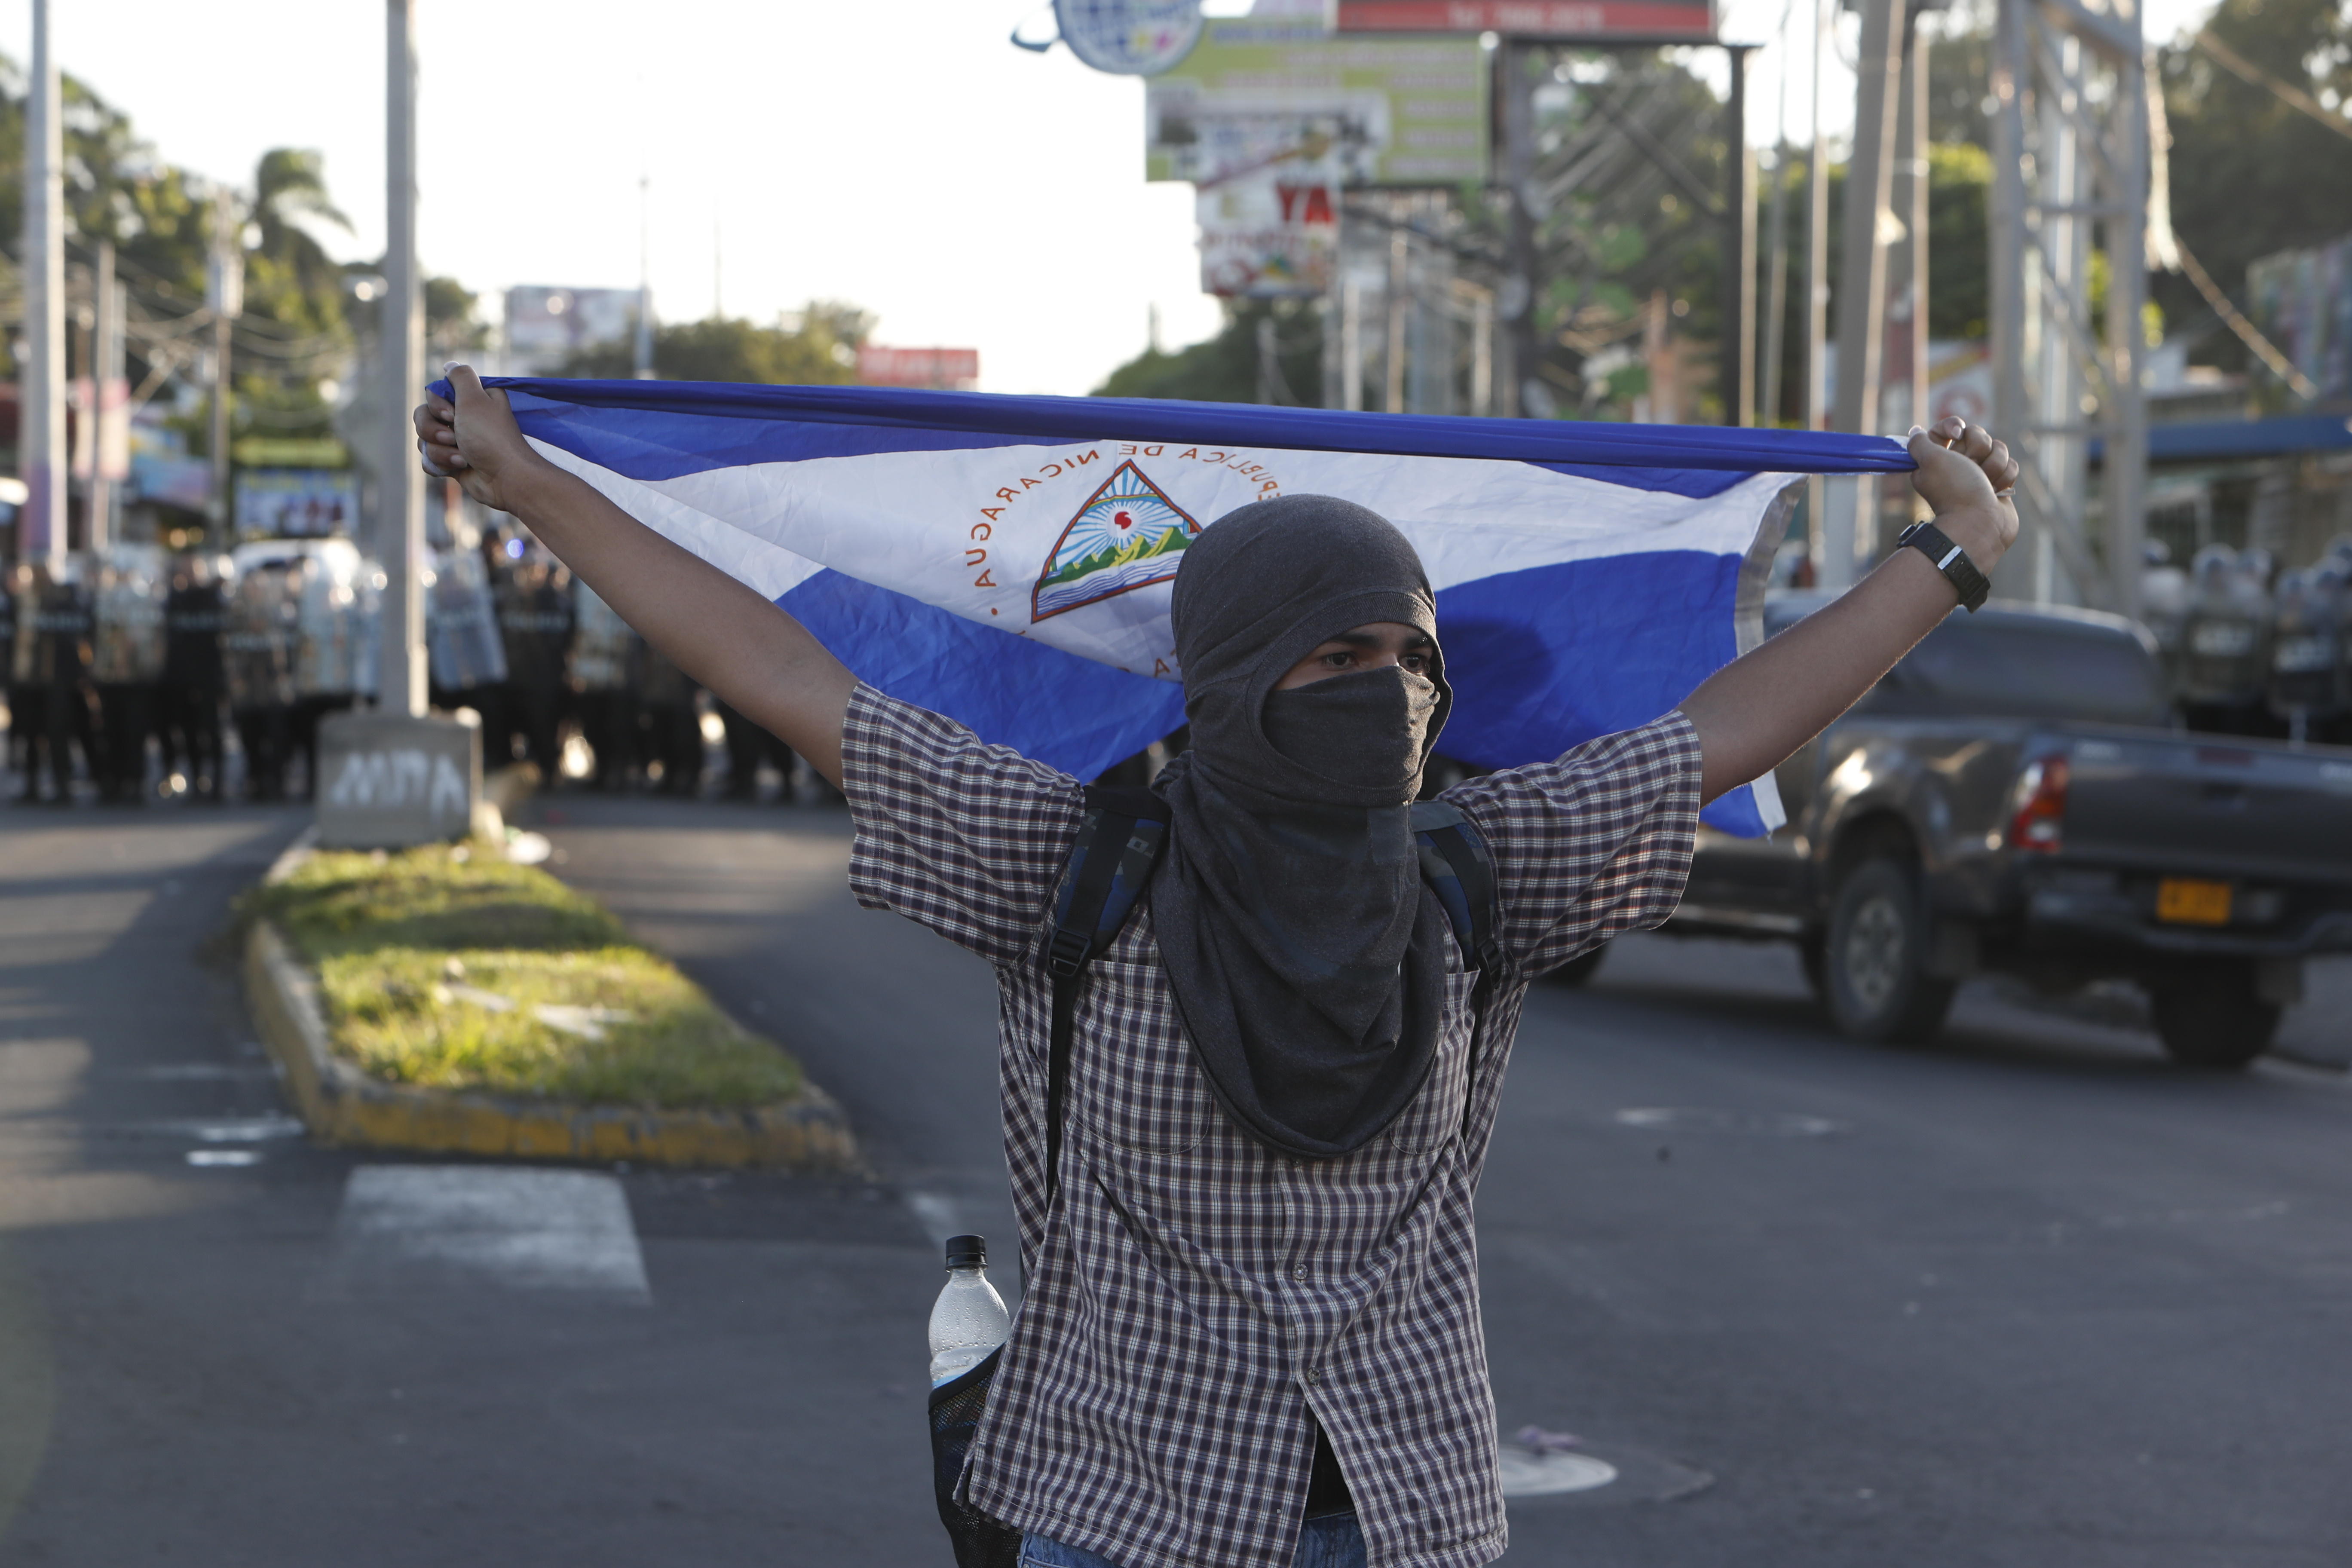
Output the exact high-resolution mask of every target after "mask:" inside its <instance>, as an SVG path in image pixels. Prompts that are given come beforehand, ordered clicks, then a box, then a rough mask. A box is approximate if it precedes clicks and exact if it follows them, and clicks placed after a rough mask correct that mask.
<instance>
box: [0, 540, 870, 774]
mask: <svg viewBox="0 0 2352 1568" xmlns="http://www.w3.org/2000/svg"><path fill="white" fill-rule="evenodd" d="M383 584H384V578H383V569H382V568H381V567H380V566H379V565H378V564H377V563H375V562H373V561H371V560H368V559H366V558H365V557H363V556H362V555H361V554H360V553H359V552H358V551H357V550H356V549H355V548H354V547H353V546H352V544H351V543H350V542H347V541H343V540H339V539H323V540H282V541H262V542H253V543H247V544H243V545H239V546H237V547H236V549H235V550H234V551H233V552H230V553H228V554H226V555H209V554H188V553H183V554H177V555H174V554H170V553H167V552H164V551H163V550H162V549H161V548H159V547H155V546H147V545H135V544H131V545H118V546H115V547H113V548H111V549H109V550H107V551H105V552H102V553H101V554H99V555H95V556H92V555H74V556H69V557H68V559H67V561H66V563H65V565H64V567H63V569H62V570H52V568H51V567H50V566H49V565H48V563H47V562H45V561H32V562H24V563H17V564H16V565H15V566H13V567H10V568H7V569H6V570H5V571H0V674H5V677H6V703H7V715H8V725H7V749H6V753H5V760H6V763H7V766H8V768H9V769H10V770H11V771H12V772H13V773H15V775H16V796H15V798H16V800H17V801H19V802H22V803H34V802H44V801H45V802H47V803H49V804H52V805H68V804H70V803H72V802H73V801H74V800H75V799H76V798H78V796H79V795H95V796H96V798H97V799H98V800H100V802H104V803H109V804H121V805H136V804H141V803H143V802H146V801H149V800H152V799H157V798H169V797H175V796H178V797H186V798H189V799H193V800H196V801H220V800H224V799H226V798H229V797H230V796H231V795H236V794H241V795H242V796H243V797H244V798H246V799H248V800H255V801H278V800H288V799H294V798H307V797H308V796H309V795H310V794H311V793H312V792H313V791H314V790H315V788H316V787H317V780H316V777H315V775H316V772H317V765H318V737H319V726H320V721H321V720H323V719H324V718H325V717H326V716H327V715H328V714H330V713H331V712H334V711H336V710H339V709H345V708H351V707H353V706H362V707H364V706H372V705H373V702H374V700H375V694H376V691H377V679H376V672H377V668H378V660H379V647H380V632H381V618H382V595H383ZM425 641H426V647H427V657H428V666H429V671H430V674H429V679H430V684H431V692H430V700H431V701H432V703H433V706H434V707H436V708H437V709H440V710H444V711H447V712H455V713H458V714H460V716H461V717H462V716H464V715H465V714H467V713H470V714H472V715H474V716H475V717H476V718H477V719H478V721H479V723H480V726H481V729H482V742H483V765H484V770H485V772H486V773H495V772H496V771H497V770H499V768H501V767H507V766H528V767H530V768H531V769H533V770H535V773H536V775H537V778H538V781H539V782H540V783H541V785H542V786H548V787H553V786H559V785H565V784H573V785H578V786H581V787H587V788H593V789H602V790H612V791H632V790H644V789H653V790H658V791H660V792H662V793H665V794H669V795H686V796H699V795H701V794H702V793H703V791H704V787H705V784H706V774H707V773H709V772H711V771H712V770H709V769H708V768H707V767H706V762H705V758H706V747H705V742H706V728H705V726H706V719H705V710H706V709H709V710H710V711H711V712H713V713H715V714H716V716H717V717H718V718H719V721H721V723H722V724H723V726H724V739H725V742H726V756H727V761H726V763H725V764H723V766H721V767H720V768H719V769H718V770H716V771H717V773H718V775H719V779H720V780H721V781H722V784H723V791H724V793H725V794H726V795H730V796H731V797H735V798H742V799H755V798H761V796H763V795H766V794H768V793H769V791H770V789H772V791H773V795H774V798H776V799H777V800H778V801H780V802H791V801H793V800H794V799H796V798H798V795H799V792H800V791H801V790H802V789H807V790H809V791H811V792H813V793H814V795H817V796H818V797H820V798H827V799H832V798H837V797H836V796H835V795H834V793H833V792H832V791H831V789H830V788H829V786H826V785H825V784H824V781H822V780H821V779H818V778H816V777H815V775H814V773H813V772H811V771H810V770H806V769H803V768H799V767H797V766H796V764H795V761H794V759H793V754H792V752H790V751H789V750H788V749H786V748H785V747H784V746H783V745H782V742H778V741H776V740H775V739H774V738H773V737H772V736H770V735H769V734H768V733H767V732H766V731H762V730H761V729H759V728H758V727H757V726H756V725H752V724H751V723H749V722H747V721H744V720H743V719H742V718H741V717H740V715H738V714H735V713H733V712H731V711H730V710H726V709H725V707H724V705H723V704H718V703H716V702H715V701H714V700H711V699H710V698H709V697H708V696H707V695H706V694H704V693H703V692H702V691H701V690H700V689H699V688H698V687H697V685H696V684H695V683H694V681H693V680H691V679H689V678H688V677H687V676H686V674H685V673H684V672H683V671H681V670H679V669H678V668H677V666H676V665H674V664H672V663H671V662H670V661H669V660H668V659H667V658H663V657H662V656H661V655H660V654H658V653H656V651H654V650H653V649H651V648H649V647H646V644H645V642H644V640H643V639H642V638H640V637H637V635H636V634H635V632H633V631H631V630H630V629H629V627H628V626H626V625H625V623H623V622H622V620H621V619H620V617H619V616H616V615H615V614H614V612H613V611H612V609H611V608H610V607H609V606H608V605H605V604H604V602H603V601H602V600H601V599H599V598H598V597H597V596H596V595H595V594H594V593H593V592H592V591H591V590H590V589H589V588H588V586H587V585H586V584H582V583H577V582H574V581H573V580H572V576H571V574H570V573H568V572H567V571H566V570H565V569H564V568H563V566H562V564H561V563H558V562H556V561H554V560H553V559H552V558H551V557H550V556H548V555H547V554H545V552H541V551H539V550H537V549H536V548H535V547H533V546H532V545H531V544H530V542H529V541H528V540H527V539H525V538H522V537H520V536H515V537H511V538H506V539H500V538H498V537H496V536H493V537H492V538H491V539H490V540H489V541H488V542H487V543H486V544H484V545H482V546H474V545H470V544H467V545H457V544H453V545H450V546H446V547H443V548H438V549H436V550H435V551H434V552H432V559H431V563H430V566H429V569H428V582H427V584H426V585H425ZM233 760H234V764H235V765H233ZM771 773H772V775H773V783H772V784H770V782H769V777H768V775H769V774H771Z"/></svg>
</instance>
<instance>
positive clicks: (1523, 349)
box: [1495, 37, 1543, 416]
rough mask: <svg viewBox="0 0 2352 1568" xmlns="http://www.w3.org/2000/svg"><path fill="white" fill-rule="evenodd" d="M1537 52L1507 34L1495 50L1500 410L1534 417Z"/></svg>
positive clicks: (1538, 356) (1538, 358)
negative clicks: (1501, 199)
mask: <svg viewBox="0 0 2352 1568" xmlns="http://www.w3.org/2000/svg"><path fill="white" fill-rule="evenodd" d="M1533 54H1534V50H1533V49H1532V48H1531V47H1529V46H1528V45H1526V44H1523V43H1520V42H1518V41H1517V40H1516V39H1514V38H1509V37H1506V38H1504V40H1503V41H1502V43H1501V44H1499V45H1498V46H1496V49H1495V91H1496V95H1497V98H1498V100H1499V102H1500V104H1501V108H1502V116H1503V182H1504V185H1505V188H1506V189H1507V191H1508V192H1509V193H1510V204H1511V205H1510V234H1509V237H1508V238H1507V242H1506V244H1507V248H1506V250H1505V253H1504V260H1503V289H1502V298H1501V300H1499V301H1497V306H1498V309H1499V310H1500V311H1501V313H1502V317H1503V320H1504V321H1507V322H1508V323H1510V331H1509V335H1508V338H1507V342H1508V343H1509V350H1508V352H1507V353H1505V354H1504V355H1503V356H1502V361H1503V363H1502V365H1501V367H1500V369H1501V371H1502V374H1501V377H1500V380H1501V383H1502V394H1503V395H1502V397H1501V398H1500V399H1499V403H1500V406H1499V407H1498V408H1496V413H1498V414H1502V415H1505V416H1511V415H1520V416H1532V415H1538V414H1540V413H1541V412H1542V409H1541V408H1540V407H1536V408H1530V407H1528V404H1529V403H1530V402H1533V401H1535V400H1534V399H1531V398H1529V397H1528V389H1529V388H1533V389H1535V390H1536V391H1537V392H1538V394H1541V392H1542V387H1543V384H1542V383H1541V382H1539V381H1538V380H1537V379H1536V375H1537V369H1538V366H1540V365H1541V364H1542V363H1543V346H1542V345H1541V344H1540V343H1539V342H1537V341H1536V214H1535V201H1536V195H1535V192H1534V190H1533V189H1532V188H1531V187H1532V186H1533V184H1534V183H1535V90H1534V87H1533V84H1532V83H1530V82H1529V81H1528V60H1529V59H1530V58H1532V56H1533Z"/></svg>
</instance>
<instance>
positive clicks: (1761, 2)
mask: <svg viewBox="0 0 2352 1568" xmlns="http://www.w3.org/2000/svg"><path fill="white" fill-rule="evenodd" d="M53 6H54V15H55V17H56V28H57V33H58V59H59V61H60V63H61V64H62V65H63V67H64V68H65V69H67V70H68V71H69V72H71V73H73V74H74V75H76V76H78V77H79V78H81V79H83V80H85V81H87V82H89V83H90V84H91V85H92V86H93V87H94V88H95V89H97V90H98V91H99V92H100V94H101V95H102V96H104V97H105V98H107V99H108V100H110V101H111V102H112V103H114V104H116V105H117V106H119V107H121V108H122V109H124V110H128V111H129V112H130V114H131V116H132V119H133V121H134V123H135V124H136V125H137V126H138V127H139V129H140V131H141V132H142V133H143V134H144V135H145V136H146V137H147V138H148V139H149V140H151V141H152V142H154V143H155V145H156V147H157V148H158V150H159V151H160V152H161V153H162V154H163V156H164V157H166V158H168V159H170V160H172V161H173V162H174V163H181V164H183V165H185V166H187V167H189V168H192V169H194V170H196V171H197V172H199V173H201V174H206V175H210V176H213V177H215V178H221V179H226V180H231V181H235V182H237V183H239V184H243V183H245V182H247V181H249V180H250V179H251V177H252V172H253V167H254V164H255V163H256V161H257V158H258V157H259V155H260V153H262V152H263V151H264V150H265V149H267V148H269V147H274V146H285V145H292V146H302V147H315V148H318V149H320V150H321V151H322V152H323V153H325V155H326V169H327V176H328V180H329V183H330V184H331V188H332V190H333V192H334V194H335V195H336V197H337V199H338V200H339V201H340V202H341V205H342V206H343V208H344V210H345V211H347V212H348V213H349V214H350V215H351V216H352V224H353V229H354V231H355V232H354V234H353V235H352V237H349V238H348V239H347V240H346V239H342V238H340V237H337V238H334V239H332V241H331V243H332V244H333V245H334V247H335V248H337V249H338V250H339V251H340V252H341V254H344V255H347V256H353V257H357V256H373V255H377V254H380V253H381V251H382V248H383V80H384V71H383V47H384V46H383V31H384V29H383V14H384V13H383V6H381V5H375V4H372V3H369V0H213V3H211V4H204V5H191V4H189V3H188V0H106V3H105V4H102V5H94V4H90V3H89V0H53ZM1210 8H1211V9H1212V10H1224V11H1229V12H1230V11H1239V10H1242V9H1245V6H1244V5H1242V4H1241V3H1240V0H1212V5H1211V7H1210ZM2207 8H2209V7H2208V5H2206V4H2204V3H2203V0H2158V3H2157V4H2154V5H2151V6H2150V10H2149V15H2150V18H2151V26H2150V31H2151V33H2153V34H2155V35H2156V36H2158V37H2169V36H2170V35H2171V33H2172V32H2173V31H2174V30H2175V29H2176V28H2177V27H2178V26H2179V24H2180V22H2181V21H2183V20H2185V19H2186V18H2187V17H2188V16H2191V15H2200V14H2202V12H2203V11H2204V10H2205V9H2207ZM1038 9H1039V6H1038V5H1037V3H1036V0H855V3H842V0H664V3H662V4H657V5H645V4H637V5H621V4H618V3H616V0H561V3H558V0H462V3H461V0H420V4H419V5H418V12H419V57H420V61H421V67H422V76H421V93H422V98H423V126H424V129H423V132H422V142H423V146H422V156H421V171H420V184H421V188H422V204H423V210H422V213H421V215H420V226H421V234H422V247H423V251H424V259H425V265H426V266H428V267H430V268H433V269H434V270H435V271H436V272H446V273H453V274H455V275H456V276H457V278H459V279H462V280H463V281H464V282H465V283H466V284H467V286H468V287H469V288H472V289H478V290H481V291H482V292H483V293H485V294H486V295H494V294H495V291H496V290H499V289H504V288H506V287H507V286H508V285H509V284H515V283H550V284H569V285H575V286H599V285H602V286H618V287H628V286H632V285H634V284H635V282H636V280H637V275H638V241H639V195H638V187H639V181H640V179H641V178H648V177H649V179H650V182H651V183H650V193H651V195H650V211H651V217H652V224H651V236H652V238H651V247H650V249H651V263H652V278H653V285H654V296H655V303H656V309H657V310H659V311H660V312H661V313H662V314H663V315H664V316H665V317H667V318H669V319H673V320H676V319H683V318H692V317H698V316H700V315H703V314H705V313H706V312H708V311H709V309H710V306H711V301H712V289H713V282H714V279H713V266H712V263H713V258H714V254H716V255H717V257H718V258H719V262H720V278H721V283H720V287H721V289H722V290H723V292H722V296H721V298H722V300H723V303H724V305H725V307H726V309H727V310H728V312H729V313H730V314H733V315H746V316H751V317H754V318H761V319H765V318H768V317H772V315H773V314H774V313H775V312H776V311H778V310H786V309H791V308H793V307H796V306H797V305H799V304H800V303H801V302H803V300H808V299H811V298H813V297H824V298H834V299H842V300H851V301H854V302H856V303H857V304H860V305H863V306H865V307H866V309H868V310H873V311H875V312H876V313H877V315H878V316H879V317H880V327H879V329H878V331H877V339H878V340H879V341H881V342H890V343H899V344H927V343H942V344H952V345H959V346H967V345H976V346H978V347H979V349H980V351H981V368H982V385H983V386H984V387H986V388H987V389H989V390H992V391H1001V392H1064V393H1077V392H1084V391H1086V390H1087V389H1088V388H1089V387H1091V386H1092V385H1094V384H1095V383H1096V382H1097V381H1098V380H1099V379H1100V378H1101V377H1102V375H1103V374H1105V373H1106V372H1108V370H1109V369H1110V368H1111V367H1112V366H1114V365H1116V364H1118V363H1119V362H1121V361H1122V360H1125V359H1127V358H1129V356H1131V355H1132V354H1134V353H1137V352H1138V351H1139V349H1140V348H1141V347H1142V346H1143V343H1144V340H1145V333H1146V331H1147V321H1148V316H1149V311H1150V307H1151V306H1152V305H1154V304H1157V305H1158V306H1159V308H1160V314H1161V320H1162V322H1163V331H1164V335H1165V338H1166V341H1167V342H1170V343H1171V344H1176V343H1182V342H1190V341H1192V340H1194V339H1196V338H1199V337H1202V336H1204V335H1206V334H1207V333H1209V332H1211V331H1214V330H1215V327H1216V324H1217V312H1216V307H1215V304H1214V302H1213V300H1209V299H1207V298H1206V297H1205V296H1203V295H1202V294H1201V293H1200V291H1199V286H1198V267H1197V258H1196V254H1195V252H1194V249H1193V246H1192V236H1193V224H1192V193H1191V189H1190V187H1189V186H1182V185H1148V184H1145V183H1144V181H1143V178H1142V168H1143V89H1142V86H1141V84H1140V83H1139V82H1138V81H1136V80H1134V79H1123V78H1115V77H1107V76H1102V75H1099V74H1097V73H1096V72H1094V71H1091V70H1088V69H1087V68H1085V67H1084V66H1082V65H1080V64H1078V63H1077V61H1076V60H1075V59H1074V58H1071V56H1070V55H1069V53H1068V51H1067V50H1066V49H1060V48H1056V49H1055V50H1054V51H1053V52H1052V53H1050V54H1047V55H1043V56H1040V55H1034V54H1028V53H1024V52H1023V51H1021V50H1019V49H1015V48H1013V47H1012V46H1011V45H1010V44H1009V43H1008V42H1007V41H1006V36H1007V34H1008V33H1010V32H1011V30H1012V28H1013V26H1014V24H1015V23H1017V22H1020V21H1022V20H1024V18H1025V17H1032V16H1033V14H1034V13H1035V12H1036V11H1038ZM1788 14H1789V10H1788V8H1787V7H1786V6H1785V5H1784V3H1783V0H1724V4H1723V16H1724V28H1723V31H1724V36H1726V37H1736V38H1740V39H1744V40H1753V41H1758V42H1763V41H1766V40H1769V39H1772V38H1774V37H1776V35H1777V34H1778V32H1779V30H1780V25H1781V21H1782V18H1783V16H1784V15H1788ZM1811 14H1812V0H1796V5H1795V7H1794V15H1793V17H1792V19H1791V20H1790V29H1791V31H1792V32H1794V33H1795V34H1797V35H1798V36H1799V47H1798V52H1799V54H1800V55H1802V53H1803V40H1804V36H1805V35H1806V34H1808V33H1809V31H1810V27H1811ZM1849 25H1850V23H1849ZM1030 26H1031V29H1032V31H1037V30H1050V26H1051V23H1050V18H1036V19H1034V20H1032V21H1031V24H1030ZM29 49H30V22H29V20H28V13H27V10H26V0H0V53H5V54H7V55H9V56H12V57H14V58H17V59H19V60H21V59H24V58H26V55H27V54H28V52H29ZM1780 56H1781V51H1780V49H1779V48H1769V49H1767V50H1766V51H1765V52H1764V54H1763V55H1762V56H1761V57H1760V58H1759V59H1758V61H1757V65H1756V74H1755V77H1754V78H1753V83H1754V89H1755V90H1754V95H1753V98H1752V100H1751V115H1750V121H1749V123H1750V133H1751V135H1752V136H1754V137H1755V138H1756V139H1757V140H1758V141H1759V142H1769V141H1770V140H1771V139H1772V136H1773V131H1772V128H1771V121H1772V117H1773V113H1774V110H1775V105H1776V96H1777V95H1776V87H1777V81H1778V78H1777V74H1776V73H1777V72H1778V70H1779V68H1780ZM1717 58H1719V57H1717ZM1810 80H1811V78H1810V74H1809V73H1808V72H1807V71H1806V69H1805V61H1804V60H1803V59H1802V58H1799V59H1797V60H1796V61H1794V62H1793V66H1792V68H1791V73H1790V98H1789V120H1790V130H1791V132H1792V133H1793V134H1795V135H1797V136H1799V137H1800V138H1801V137H1802V136H1803V135H1804V133H1805V130H1806V127H1807V125H1808V124H1809V119H1808V115H1809V112H1810V110H1809V96H1808V95H1809V93H1810ZM1824 86H1825V89H1826V90H1827V95H1828V98H1829V100H1830V112H1829V114H1828V116H1827V121H1828V123H1829V124H1830V126H1831V127H1832V133H1833V134H1835V133H1838V132H1842V131H1843V128H1844V127H1845V126H1847V125H1848V124H1850V123H1851V121H1852V118H1853V105H1852V94H1853V79H1852V77H1851V75H1850V74H1848V73H1845V72H1843V70H1833V71H1832V73H1831V74H1830V75H1829V76H1828V77H1826V78H1825V79H1824ZM486 304H491V305H492V306H493V308H494V302H493V301H491V300H486Z"/></svg>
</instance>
